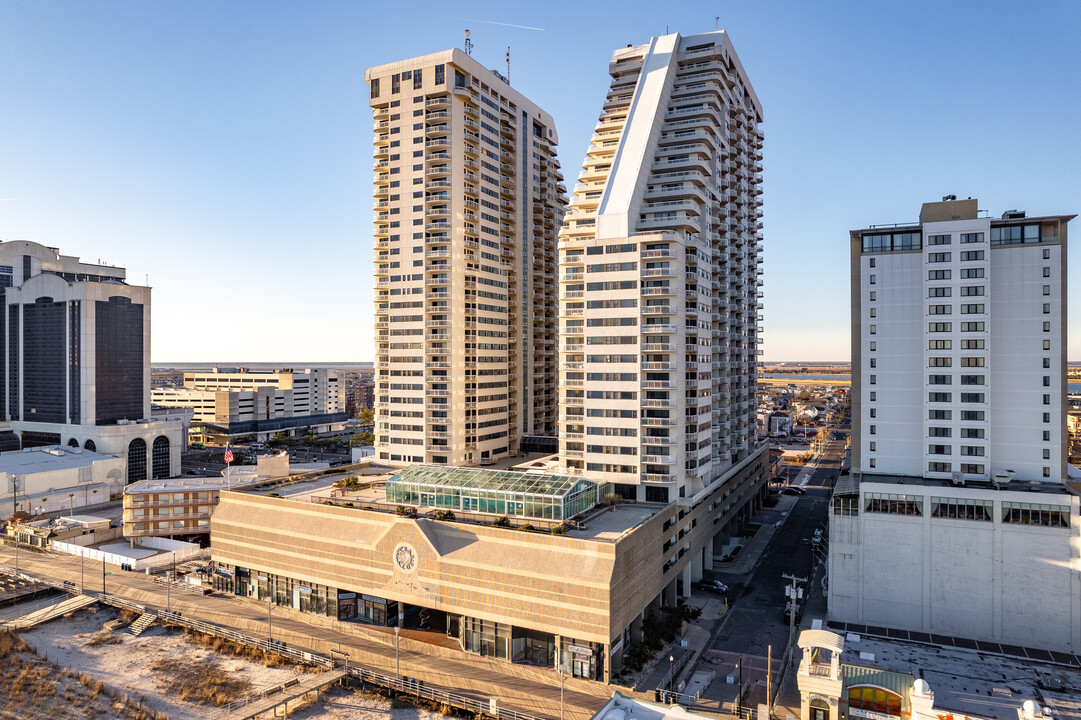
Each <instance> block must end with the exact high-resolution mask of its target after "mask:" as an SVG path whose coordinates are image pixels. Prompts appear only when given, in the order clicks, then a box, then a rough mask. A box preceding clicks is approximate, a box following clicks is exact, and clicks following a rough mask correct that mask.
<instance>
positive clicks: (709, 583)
mask: <svg viewBox="0 0 1081 720" xmlns="http://www.w3.org/2000/svg"><path fill="white" fill-rule="evenodd" d="M699 587H701V588H702V589H703V590H712V591H713V592H719V593H721V594H722V595H724V594H725V593H727V592H728V586H727V585H725V584H724V583H723V582H721V581H720V580H703V581H702V583H701V584H700V585H699Z"/></svg>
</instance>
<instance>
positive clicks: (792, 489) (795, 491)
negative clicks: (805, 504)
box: [781, 485, 807, 495]
mask: <svg viewBox="0 0 1081 720" xmlns="http://www.w3.org/2000/svg"><path fill="white" fill-rule="evenodd" d="M781 492H783V493H784V494H785V495H806V494H807V491H806V490H804V489H803V488H801V487H798V486H796V485H788V486H786V487H785V488H784V489H783V490H781Z"/></svg>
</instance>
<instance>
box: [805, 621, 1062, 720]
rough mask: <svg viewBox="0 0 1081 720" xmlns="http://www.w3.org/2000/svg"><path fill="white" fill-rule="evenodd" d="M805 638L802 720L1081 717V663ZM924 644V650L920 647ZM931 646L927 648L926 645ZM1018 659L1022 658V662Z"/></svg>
mask: <svg viewBox="0 0 1081 720" xmlns="http://www.w3.org/2000/svg"><path fill="white" fill-rule="evenodd" d="M912 639H913V640H916V642H906V641H894V640H883V639H878V638H868V637H865V636H861V635H858V634H854V633H848V634H847V635H845V634H840V633H835V632H831V631H829V630H822V629H811V630H804V631H803V632H801V633H800V635H799V640H798V643H797V644H798V646H799V649H800V651H801V653H802V657H801V660H800V663H799V670H798V672H797V675H796V684H797V686H798V688H799V693H800V718H801V720H841V719H842V718H866V719H868V720H899V719H900V718H906V719H907V720H953V719H954V718H957V720H961V719H962V718H964V719H965V720H1040V719H1045V720H1051V719H1052V718H1058V719H1060V720H1061V719H1066V718H1077V717H1078V705H1077V697H1078V693H1081V673H1079V672H1078V670H1077V660H1078V659H1077V657H1076V656H1072V655H1071V656H1058V657H1056V656H1054V655H1052V654H1050V653H1044V654H1042V655H1041V654H1040V653H1038V652H1035V651H1031V650H1025V649H1024V648H1020V647H1016V648H1012V650H1013V651H1014V653H1015V655H1014V656H1009V655H1005V654H996V653H999V652H1000V651H1001V650H1002V648H998V647H994V648H992V647H987V646H981V647H980V648H979V650H981V651H982V652H978V653H977V652H973V650H976V649H977V648H976V647H972V648H968V647H966V648H957V647H943V646H942V645H941V644H939V643H938V642H935V643H934V644H930V643H931V638H930V637H927V638H915V637H913V638H912ZM921 641H922V642H921ZM923 643H928V644H923ZM1016 653H1020V655H1017V654H1016Z"/></svg>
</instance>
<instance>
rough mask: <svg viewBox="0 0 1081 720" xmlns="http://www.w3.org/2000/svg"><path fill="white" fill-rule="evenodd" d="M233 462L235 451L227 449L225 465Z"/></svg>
mask: <svg viewBox="0 0 1081 720" xmlns="http://www.w3.org/2000/svg"><path fill="white" fill-rule="evenodd" d="M231 462H233V451H232V449H230V448H225V464H226V465H228V464H229V463H231Z"/></svg>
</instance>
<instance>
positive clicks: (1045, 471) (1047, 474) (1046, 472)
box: [1043, 465, 1051, 477]
mask: <svg viewBox="0 0 1081 720" xmlns="http://www.w3.org/2000/svg"><path fill="white" fill-rule="evenodd" d="M1043 476H1044V477H1051V468H1049V467H1047V466H1046V465H1045V466H1044V468H1043Z"/></svg>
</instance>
